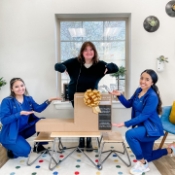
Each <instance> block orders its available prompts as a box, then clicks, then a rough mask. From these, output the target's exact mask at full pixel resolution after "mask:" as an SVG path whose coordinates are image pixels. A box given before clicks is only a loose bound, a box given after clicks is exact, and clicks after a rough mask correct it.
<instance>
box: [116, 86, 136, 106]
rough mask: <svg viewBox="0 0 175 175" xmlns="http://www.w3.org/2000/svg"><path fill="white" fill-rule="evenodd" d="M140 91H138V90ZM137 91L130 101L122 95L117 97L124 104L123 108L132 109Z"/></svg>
mask: <svg viewBox="0 0 175 175" xmlns="http://www.w3.org/2000/svg"><path fill="white" fill-rule="evenodd" d="M137 90H138V89H137ZM137 90H136V91H135V93H134V94H133V95H132V97H131V98H130V99H128V100H127V99H126V98H125V97H124V96H123V95H120V96H117V97H118V99H119V101H120V102H121V103H122V104H123V106H125V107H126V108H130V107H132V104H133V100H134V97H135V95H136V92H137Z"/></svg>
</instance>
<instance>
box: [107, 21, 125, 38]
mask: <svg viewBox="0 0 175 175" xmlns="http://www.w3.org/2000/svg"><path fill="white" fill-rule="evenodd" d="M125 31H126V30H125V21H105V22H104V38H105V40H125V33H126V32H125Z"/></svg>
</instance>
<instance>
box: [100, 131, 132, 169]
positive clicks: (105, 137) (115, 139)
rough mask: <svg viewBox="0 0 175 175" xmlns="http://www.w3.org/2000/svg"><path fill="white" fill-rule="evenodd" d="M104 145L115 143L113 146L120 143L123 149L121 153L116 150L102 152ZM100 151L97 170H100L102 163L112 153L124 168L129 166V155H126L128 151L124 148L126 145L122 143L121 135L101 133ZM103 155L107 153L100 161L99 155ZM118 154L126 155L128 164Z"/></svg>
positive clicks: (117, 133)
mask: <svg viewBox="0 0 175 175" xmlns="http://www.w3.org/2000/svg"><path fill="white" fill-rule="evenodd" d="M106 143H115V144H118V143H121V144H122V147H123V151H118V150H113V149H111V150H107V151H103V148H104V145H105V144H106ZM101 144H102V146H101V151H100V154H99V164H98V166H99V169H102V165H103V163H104V162H105V161H106V160H107V158H108V157H109V156H110V155H111V154H112V153H115V154H116V155H117V156H118V158H119V159H120V160H121V161H122V162H123V163H124V164H125V165H126V166H128V167H129V166H131V160H130V157H129V154H128V151H127V148H126V145H125V143H124V140H123V138H122V136H121V134H120V133H119V132H112V131H110V132H103V133H102V140H101ZM104 153H108V155H107V156H106V157H105V158H104V159H103V160H101V155H102V154H104ZM120 154H126V156H127V159H128V163H127V162H126V161H125V160H124V159H123V158H122V157H121V156H120Z"/></svg>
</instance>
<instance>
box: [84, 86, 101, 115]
mask: <svg viewBox="0 0 175 175" xmlns="http://www.w3.org/2000/svg"><path fill="white" fill-rule="evenodd" d="M100 100H101V94H100V92H99V91H98V90H96V89H94V90H91V89H88V90H87V91H86V92H85V93H84V103H85V104H86V105H87V106H89V107H91V108H92V110H93V112H94V113H95V114H98V113H100V112H101V110H100V108H99V104H100Z"/></svg>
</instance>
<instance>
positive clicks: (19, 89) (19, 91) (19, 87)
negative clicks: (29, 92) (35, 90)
mask: <svg viewBox="0 0 175 175" xmlns="http://www.w3.org/2000/svg"><path fill="white" fill-rule="evenodd" d="M25 90H26V88H25V85H24V83H23V82H22V81H20V80H16V81H15V82H14V83H13V86H12V88H11V91H13V93H14V94H15V96H20V95H24V94H25Z"/></svg>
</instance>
